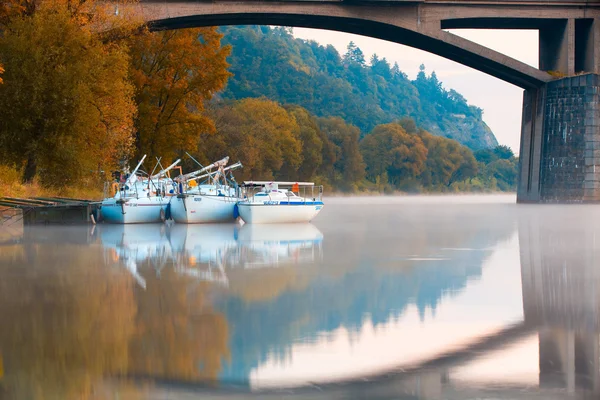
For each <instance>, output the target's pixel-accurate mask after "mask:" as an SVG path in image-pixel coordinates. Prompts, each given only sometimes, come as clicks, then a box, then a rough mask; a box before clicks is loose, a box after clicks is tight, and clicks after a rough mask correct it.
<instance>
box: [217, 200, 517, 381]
mask: <svg viewBox="0 0 600 400" xmlns="http://www.w3.org/2000/svg"><path fill="white" fill-rule="evenodd" d="M398 207H399V206H398V205H396V206H395V208H393V207H392V206H381V207H377V211H376V212H373V211H372V210H370V209H369V208H364V209H361V207H356V206H353V207H344V206H338V210H337V213H336V221H323V222H322V223H323V225H322V226H318V227H319V229H320V230H321V231H322V232H323V235H324V241H323V246H324V248H323V254H324V262H323V265H321V266H319V269H316V268H312V269H311V270H309V271H303V270H302V267H299V268H298V269H297V274H298V275H299V276H305V275H302V273H304V274H308V275H310V278H311V279H310V280H309V282H308V283H307V282H306V278H304V279H301V280H299V281H298V282H297V284H296V281H289V280H288V281H287V282H286V285H285V286H286V290H285V291H281V290H277V291H271V290H270V288H269V285H268V282H265V281H258V282H256V285H257V287H259V288H261V289H262V290H263V292H264V293H267V292H272V293H273V294H274V295H275V296H274V297H272V298H271V299H266V298H263V299H262V300H261V301H249V300H250V298H249V297H245V296H239V297H235V296H234V297H231V298H228V299H226V300H225V301H223V302H222V303H221V304H220V305H219V306H218V308H220V309H221V310H223V312H224V313H225V314H226V315H227V318H228V320H229V321H230V324H234V325H235V326H236V329H235V330H234V331H233V332H232V336H231V339H230V350H231V354H232V363H231V365H229V366H226V368H225V369H224V371H223V374H222V378H223V379H225V380H236V381H238V380H246V379H247V378H248V376H249V373H250V370H251V369H252V368H254V367H256V366H257V365H258V364H260V363H262V362H264V361H266V358H267V356H268V355H270V356H272V357H278V358H280V359H285V358H286V357H287V352H288V351H289V349H290V347H291V345H292V344H293V342H294V341H295V340H302V341H307V340H308V341H310V340H314V339H316V338H317V336H318V335H319V334H322V333H326V332H331V331H334V330H335V329H337V328H339V327H342V326H343V327H345V328H347V329H349V330H350V331H351V332H353V333H355V334H356V333H358V331H359V329H360V328H361V327H362V325H363V324H364V322H365V319H370V320H371V322H372V323H373V324H374V325H377V324H381V323H384V322H386V321H389V320H390V319H391V318H397V317H399V316H401V315H402V314H403V313H404V312H405V311H406V309H407V307H408V306H409V305H414V306H416V307H417V309H418V310H419V313H420V314H421V316H422V317H423V316H424V314H425V311H426V310H427V309H430V310H431V311H432V312H435V309H436V307H437V306H438V304H439V303H440V302H441V301H443V299H444V298H445V297H448V296H453V295H455V294H457V293H460V292H461V291H462V290H464V288H465V286H466V284H467V282H468V281H469V280H471V279H477V278H479V277H480V276H481V271H482V264H483V262H484V260H485V259H486V258H487V257H488V255H489V254H490V253H491V250H490V247H491V246H493V245H495V244H497V243H498V241H501V240H506V239H507V238H508V237H509V235H510V234H511V233H513V232H514V229H515V222H516V221H515V217H514V212H513V211H505V210H504V208H503V207H502V206H487V207H486V206H453V209H451V210H448V207H444V208H439V209H436V208H435V207H432V206H431V205H428V206H416V205H411V209H410V210H408V211H405V212H402V211H401V210H399V209H398ZM346 208H347V210H346ZM357 208H358V209H357ZM511 213H512V214H513V215H511ZM325 215H326V214H324V216H325ZM419 258H426V259H427V260H426V261H419V260H415V259H419ZM230 282H231V285H232V286H233V285H234V282H235V279H234V277H232V276H231V275H230ZM245 282H246V281H245ZM246 283H247V284H249V285H250V284H253V283H252V282H246ZM282 286H284V285H282V284H279V287H282ZM246 290H251V289H250V288H248V289H246ZM257 290H258V289H257Z"/></svg>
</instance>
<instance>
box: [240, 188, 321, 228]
mask: <svg viewBox="0 0 600 400" xmlns="http://www.w3.org/2000/svg"><path fill="white" fill-rule="evenodd" d="M242 187H243V188H244V189H245V191H246V198H245V199H244V200H242V201H240V202H238V210H239V214H240V217H241V218H242V219H243V220H244V222H246V223H248V224H273V223H286V222H309V221H311V220H312V219H313V218H314V217H316V216H317V214H318V213H319V212H320V211H321V210H322V209H323V206H324V204H323V200H322V198H321V196H322V193H323V187H322V186H318V187H317V188H315V184H314V183H313V182H267V181H249V182H244V184H243V186H242ZM301 189H302V191H303V197H301V196H299V193H300V190H301ZM315 189H318V190H317V193H316V194H315ZM307 192H309V193H307ZM307 194H309V195H310V197H307Z"/></svg>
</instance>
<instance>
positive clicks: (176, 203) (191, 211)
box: [171, 195, 237, 224]
mask: <svg viewBox="0 0 600 400" xmlns="http://www.w3.org/2000/svg"><path fill="white" fill-rule="evenodd" d="M236 202H237V199H236V198H234V197H228V196H211V195H188V196H177V197H175V198H173V201H172V202H171V217H172V218H173V220H174V221H175V222H177V223H181V224H203V223H216V222H233V221H235V219H236V217H237V216H236V215H235V204H236Z"/></svg>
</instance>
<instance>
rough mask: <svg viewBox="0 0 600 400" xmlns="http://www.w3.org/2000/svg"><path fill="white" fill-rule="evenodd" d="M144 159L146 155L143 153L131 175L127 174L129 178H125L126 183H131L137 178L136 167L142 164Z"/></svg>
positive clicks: (138, 167)
mask: <svg viewBox="0 0 600 400" xmlns="http://www.w3.org/2000/svg"><path fill="white" fill-rule="evenodd" d="M145 159H146V155H145V154H144V157H142V159H141V160H140V162H139V163H138V165H137V166H136V167H135V169H134V170H133V172H132V173H131V175H129V178H128V179H127V183H129V184H130V185H133V183H134V182H135V181H136V180H137V177H136V175H135V174H136V172H137V171H138V169H140V167H141V166H142V163H143V162H144V160H145Z"/></svg>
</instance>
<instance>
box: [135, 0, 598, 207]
mask: <svg viewBox="0 0 600 400" xmlns="http://www.w3.org/2000/svg"><path fill="white" fill-rule="evenodd" d="M141 6H142V12H143V13H144V16H145V18H146V19H147V20H148V21H151V26H152V27H153V29H156V30H160V29H180V28H189V27H199V26H218V25H254V24H256V25H281V26H296V27H306V28H317V29H328V30H335V31H342V32H348V33H354V34H359V35H364V36H370V37H374V38H378V39H383V40H387V41H391V42H395V43H399V44H403V45H407V46H411V47H414V48H418V49H421V50H424V51H428V52H430V53H433V54H437V55H439V56H442V57H445V58H447V59H450V60H452V61H456V62H458V63H461V64H463V65H466V66H468V67H471V68H474V69H477V70H479V71H482V72H485V73H487V74H489V75H492V76H494V77H496V78H499V79H502V80H504V81H506V82H509V83H512V84H514V85H516V86H519V87H521V88H523V89H525V92H524V95H523V96H524V100H523V120H522V129H521V148H520V150H521V151H520V157H521V162H520V173H519V186H518V195H517V200H518V201H519V202H600V101H599V100H600V99H598V90H600V87H599V85H598V75H596V74H600V2H593V3H592V2H590V1H586V0H571V1H562V0H543V1H542V0H529V1H526V2H525V1H518V0H514V1H513V0H496V1H493V2H486V1H484V0H482V1H481V2H477V3H475V2H473V1H467V0H453V1H444V0H438V1H435V2H434V1H431V2H430V1H428V0H422V1H414V2H413V1H411V2H408V1H395V2H391V1H389V2H388V1H364V2H361V3H354V2H340V1H319V0H317V1H310V2H308V1H255V0H240V1H230V0H223V1H215V2H198V1H177V0H176V1H169V2H164V1H156V0H142V3H141ZM462 28H470V29H483V28H485V29H535V30H537V31H538V32H539V66H540V69H537V68H534V67H532V66H530V65H527V64H525V63H522V62H520V61H518V60H515V59H513V58H510V57H508V56H506V55H504V54H501V53H498V52H496V51H494V50H491V49H489V48H486V47H484V46H481V45H479V44H476V43H474V42H471V41H469V40H466V39H463V38H462V37H460V36H457V35H454V34H452V33H449V32H447V31H445V30H444V29H462ZM576 74H587V75H585V76H574V75H576ZM490 95H493V93H491V94H490ZM596 164H597V166H598V168H596ZM596 169H598V178H596Z"/></svg>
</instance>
